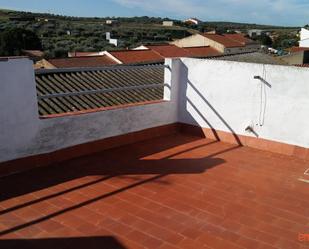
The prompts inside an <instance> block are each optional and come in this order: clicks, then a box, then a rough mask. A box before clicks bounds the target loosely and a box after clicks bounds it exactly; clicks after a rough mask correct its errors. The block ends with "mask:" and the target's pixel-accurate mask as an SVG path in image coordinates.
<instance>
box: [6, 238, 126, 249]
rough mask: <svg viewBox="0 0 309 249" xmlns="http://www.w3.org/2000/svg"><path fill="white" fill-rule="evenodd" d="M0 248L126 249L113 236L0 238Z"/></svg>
mask: <svg viewBox="0 0 309 249" xmlns="http://www.w3.org/2000/svg"><path fill="white" fill-rule="evenodd" d="M0 248H1V249H12V248H20V249H126V247H124V246H123V245H122V244H121V243H120V242H119V241H118V240H117V239H115V238H114V237H107V236H106V237H105V236H104V237H77V238H48V239H11V240H0Z"/></svg>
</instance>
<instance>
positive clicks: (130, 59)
mask: <svg viewBox="0 0 309 249" xmlns="http://www.w3.org/2000/svg"><path fill="white" fill-rule="evenodd" d="M109 53H110V54H111V55H112V56H114V57H115V58H117V59H118V60H120V61H121V62H122V63H124V64H133V63H144V62H147V63H150V62H163V60H164V57H162V56H161V55H159V54H158V53H156V52H154V51H152V50H121V51H110V52H109Z"/></svg>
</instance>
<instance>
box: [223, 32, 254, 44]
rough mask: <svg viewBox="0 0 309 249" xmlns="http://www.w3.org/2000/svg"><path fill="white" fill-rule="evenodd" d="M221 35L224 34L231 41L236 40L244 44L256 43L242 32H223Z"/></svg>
mask: <svg viewBox="0 0 309 249" xmlns="http://www.w3.org/2000/svg"><path fill="white" fill-rule="evenodd" d="M223 36H225V37H227V38H228V39H231V40H233V41H236V42H239V43H241V44H244V45H249V44H253V43H256V42H255V41H253V40H251V39H249V38H247V37H245V36H244V35H242V34H224V35H223Z"/></svg>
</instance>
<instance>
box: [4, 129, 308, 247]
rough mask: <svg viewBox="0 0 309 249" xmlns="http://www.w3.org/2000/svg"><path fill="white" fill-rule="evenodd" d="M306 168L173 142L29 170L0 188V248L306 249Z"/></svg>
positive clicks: (221, 146) (258, 154)
mask: <svg viewBox="0 0 309 249" xmlns="http://www.w3.org/2000/svg"><path fill="white" fill-rule="evenodd" d="M120 155H121V156H120ZM278 167H280V169H278ZM306 167H308V166H307V165H306V164H305V163H304V161H303V160H300V159H291V158H290V157H287V156H281V155H278V154H274V153H269V152H263V151H259V150H256V149H251V148H247V147H239V146H235V145H231V144H226V143H222V142H217V141H214V140H209V139H205V138H201V137H197V136H192V135H186V134H181V133H176V134H174V135H173V134H172V135H168V136H164V137H160V138H156V139H151V140H148V141H144V142H139V143H135V144H133V145H128V146H123V147H120V148H115V149H111V150H107V151H103V152H100V153H97V154H93V155H90V156H86V157H81V158H78V159H73V160H69V161H66V162H63V163H58V164H55V165H52V166H51V167H49V168H37V169H33V170H31V171H28V172H26V173H22V174H17V175H11V176H8V177H4V178H2V179H1V180H0V187H1V189H3V190H5V191H4V192H2V193H1V195H0V200H1V202H0V221H1V222H0V224H1V225H0V230H1V232H0V236H1V237H0V247H1V248H3V249H4V248H44V249H46V248H111V249H113V248H121V249H127V248H133V249H137V248H154V249H158V248H159V249H167V248H170V249H172V248H175V249H176V248H205V249H206V248H215V249H219V248H220V249H221V248H222V249H226V248H229V249H234V248H235V249H236V248H238V249H241V248H260V249H268V248H269V249H271V248H273V249H275V248H278V249H279V248H280V249H283V248H293V249H297V248H309V245H308V242H299V240H298V236H299V234H306V233H307V232H308V224H309V218H308V217H309V216H308V215H309V191H308V183H305V182H301V181H299V180H298V178H300V177H304V175H303V174H304V172H305V170H306V169H307V168H306ZM308 180H309V177H308ZM17 183H18V184H17Z"/></svg>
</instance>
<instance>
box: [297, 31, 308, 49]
mask: <svg viewBox="0 0 309 249" xmlns="http://www.w3.org/2000/svg"><path fill="white" fill-rule="evenodd" d="M299 46H300V47H304V48H309V30H308V29H306V28H302V29H301V31H300V41H299Z"/></svg>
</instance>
